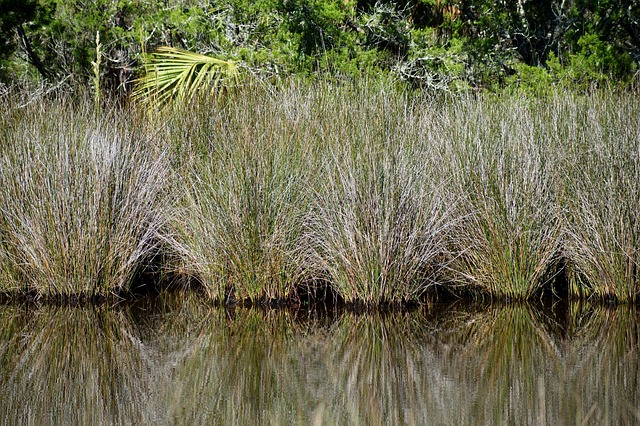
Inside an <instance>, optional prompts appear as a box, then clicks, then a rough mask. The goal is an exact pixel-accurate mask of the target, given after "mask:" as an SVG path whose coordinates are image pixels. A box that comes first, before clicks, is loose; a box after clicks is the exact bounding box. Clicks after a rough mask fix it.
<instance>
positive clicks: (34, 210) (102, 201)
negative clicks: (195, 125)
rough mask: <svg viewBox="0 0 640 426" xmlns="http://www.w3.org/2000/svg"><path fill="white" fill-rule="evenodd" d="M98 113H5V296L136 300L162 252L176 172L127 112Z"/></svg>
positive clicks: (1, 192) (0, 158)
mask: <svg viewBox="0 0 640 426" xmlns="http://www.w3.org/2000/svg"><path fill="white" fill-rule="evenodd" d="M89 105H90V103H89V102H83V101H80V102H78V103H71V101H70V100H68V99H55V100H54V101H43V102H42V103H36V104H33V105H30V106H28V107H25V108H22V109H15V108H11V107H10V106H9V105H7V104H3V105H2V106H0V108H1V109H2V113H1V114H2V121H3V125H2V129H1V132H2V133H1V135H2V139H1V141H0V181H1V182H2V185H0V211H1V212H2V214H1V215H0V291H2V292H5V293H13V292H25V293H35V294H36V295H37V296H43V297H50V296H62V297H66V298H70V297H94V296H107V295H110V294H116V293H121V292H127V291H129V290H131V286H132V284H133V283H134V281H135V280H136V278H137V276H138V275H139V274H140V273H141V272H142V270H143V269H144V266H145V265H146V264H148V263H149V262H150V260H151V259H152V258H153V257H154V256H155V255H156V254H157V253H158V251H159V249H160V241H161V238H160V236H159V234H160V229H161V228H162V226H163V224H164V216H163V215H164V211H165V210H166V209H167V207H168V206H167V205H166V204H165V202H166V199H165V198H164V193H165V188H166V186H167V182H168V177H169V174H170V173H169V168H168V167H167V164H166V162H165V160H164V158H163V157H162V155H161V154H160V153H159V152H156V151H157V150H156V149H155V148H154V147H153V144H150V143H149V141H148V140H145V138H144V136H142V135H141V132H138V131H135V130H131V129H128V128H127V127H126V126H125V125H124V124H122V122H123V121H125V118H124V115H123V114H121V113H118V112H112V113H103V114H104V115H102V116H97V115H95V114H94V111H93V109H92V107H90V106H89Z"/></svg>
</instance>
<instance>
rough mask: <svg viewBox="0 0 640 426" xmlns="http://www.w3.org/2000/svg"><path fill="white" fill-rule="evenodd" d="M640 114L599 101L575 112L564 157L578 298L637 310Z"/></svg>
mask: <svg viewBox="0 0 640 426" xmlns="http://www.w3.org/2000/svg"><path fill="white" fill-rule="evenodd" d="M639 118H640V108H639V107H638V104H637V102H636V99H635V98H633V97H631V96H621V95H615V94H610V93H607V94H599V95H597V96H594V97H593V98H591V99H586V100H584V101H582V102H581V103H580V104H579V106H578V108H576V110H575V111H574V112H573V120H575V122H576V125H575V126H576V128H575V130H574V131H573V135H572V136H573V137H571V138H568V139H567V143H566V144H565V147H564V149H565V150H566V155H565V157H564V162H565V164H564V167H563V170H564V174H563V179H564V185H565V186H566V196H565V197H564V209H565V212H566V226H567V234H568V250H569V253H570V258H571V261H572V264H573V267H574V269H575V274H574V275H573V276H572V282H571V288H570V290H571V294H572V295H573V296H577V297H589V296H595V297H597V298H600V299H607V300H618V301H621V302H635V301H637V300H638V295H639V294H640V124H639Z"/></svg>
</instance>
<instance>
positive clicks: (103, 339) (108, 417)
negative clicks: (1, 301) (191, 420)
mask: <svg viewBox="0 0 640 426" xmlns="http://www.w3.org/2000/svg"><path fill="white" fill-rule="evenodd" d="M1 309H2V313H1V314H0V316H1V317H2V321H1V322H0V323H1V324H2V328H1V329H0V332H1V333H2V336H0V338H1V339H2V341H3V345H2V352H1V353H0V360H1V361H2V368H3V370H2V371H3V372H2V375H0V381H1V387H2V389H3V396H2V404H0V407H1V408H0V421H1V422H2V423H3V424H13V423H19V424H38V423H41V422H43V421H45V422H48V423H55V424H104V423H111V424H114V423H117V424H122V423H131V422H133V423H148V422H149V421H150V419H149V418H148V417H146V415H148V414H150V413H149V412H148V411H147V409H146V408H145V404H146V403H147V400H146V396H145V392H144V387H145V386H146V384H147V383H146V382H145V380H144V379H145V378H144V368H143V365H142V363H141V362H140V359H139V357H138V354H137V352H136V351H135V348H134V345H133V343H132V341H131V340H130V339H128V338H127V336H129V335H131V333H132V330H131V329H130V328H129V325H130V324H129V323H128V321H126V318H124V317H123V316H122V315H119V314H118V313H116V312H109V311H107V310H106V309H104V308H98V309H93V308H88V309H81V308H55V307H48V308H39V309H37V310H35V312H28V311H27V310H25V311H22V312H20V311H21V310H20V309H19V308H7V307H3V308H1ZM45 419H46V420H45Z"/></svg>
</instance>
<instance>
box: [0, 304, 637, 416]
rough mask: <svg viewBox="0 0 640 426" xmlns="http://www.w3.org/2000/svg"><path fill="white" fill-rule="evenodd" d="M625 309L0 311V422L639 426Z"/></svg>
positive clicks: (631, 327) (630, 311)
mask: <svg viewBox="0 0 640 426" xmlns="http://www.w3.org/2000/svg"><path fill="white" fill-rule="evenodd" d="M638 338H639V328H638V312H637V311H636V309H635V308H629V307H625V308H615V309H612V308H605V307H599V306H589V305H570V306H556V307H555V308H554V309H539V308H533V307H530V306H524V305H500V306H496V305H488V306H482V307H480V306H476V307H469V306H463V305H455V304H454V305H447V306H430V307H425V308H421V309H419V310H416V311H414V312H409V313H402V314H355V313H351V312H343V311H341V312H326V311H325V312H323V311H318V310H314V311H304V310H298V311H291V310H269V311H263V310H259V309H235V310H231V311H230V310H224V309H220V308H213V307H210V306H207V305H206V304H204V303H201V302H198V301H197V300H196V299H195V296H186V297H185V296H180V297H177V296H165V297H164V298H163V299H153V300H147V301H142V302H139V303H138V304H136V305H121V306H98V307H95V306H94V307H54V306H43V307H38V308H34V307H33V306H15V305H12V306H0V362H1V364H2V369H1V370H0V372H1V376H0V423H1V424H114V423H115V424H256V423H261V424H314V423H315V424H336V423H340V424H353V423H358V424H420V425H422V424H425V425H427V424H434V425H438V424H443V425H457V424H470V425H476V424H487V425H493V424H554V425H555V424H572V425H574V424H607V423H610V424H637V423H640V409H639V408H638V407H640V368H639V367H640V357H639V356H638V343H639V342H638Z"/></svg>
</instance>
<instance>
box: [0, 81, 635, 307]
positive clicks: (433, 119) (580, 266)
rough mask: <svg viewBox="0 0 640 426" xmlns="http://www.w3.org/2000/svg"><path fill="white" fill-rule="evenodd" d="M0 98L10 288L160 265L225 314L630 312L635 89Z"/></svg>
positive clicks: (390, 87) (69, 291) (95, 282)
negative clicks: (327, 304) (143, 100)
mask: <svg viewBox="0 0 640 426" xmlns="http://www.w3.org/2000/svg"><path fill="white" fill-rule="evenodd" d="M2 102H3V104H2V112H1V114H2V124H0V136H1V138H2V139H1V141H0V163H1V165H2V168H1V170H0V177H1V180H2V187H1V188H0V210H1V211H2V215H1V216H0V280H1V282H0V290H2V291H3V292H5V293H12V292H18V293H19V292H32V293H36V294H37V295H39V296H49V295H62V296H65V297H77V296H79V295H80V296H93V295H108V294H113V293H120V292H122V291H127V290H130V289H131V286H132V285H133V283H134V282H135V281H136V279H137V277H138V276H140V274H141V272H142V271H145V270H149V269H154V270H162V271H166V272H167V273H170V274H173V275H174V276H182V277H187V278H189V279H191V280H192V281H193V282H195V283H197V284H199V285H201V286H202V288H203V289H204V290H205V293H206V294H207V295H208V297H209V298H211V299H214V300H217V301H219V302H222V303H228V302H232V301H248V302H250V303H280V302H285V301H286V302H294V303H298V302H300V301H301V300H303V299H304V297H303V296H302V295H307V296H310V297H311V298H314V297H320V296H318V295H320V294H323V295H327V294H331V295H334V296H335V299H336V300H338V299H339V300H344V301H346V302H348V303H362V304H365V305H368V306H377V305H389V304H399V305H403V304H405V303H415V302H420V301H422V300H424V298H425V297H426V295H428V294H431V293H430V290H435V289H437V291H436V293H438V292H440V291H441V290H444V292H445V293H452V294H457V295H462V296H464V295H468V294H471V295H473V296H474V297H476V296H478V295H488V296H489V297H492V298H497V299H509V300H530V299H533V298H537V297H540V296H541V295H542V294H549V293H556V294H557V295H560V296H563V295H567V294H568V295H569V296H570V297H578V298H582V297H596V298H600V299H609V300H618V301H622V302H627V301H628V302H633V301H635V300H637V295H638V291H639V290H638V289H639V287H638V281H639V272H638V266H639V264H640V217H639V216H638V215H639V214H640V213H639V212H640V128H639V124H638V123H639V122H640V120H638V116H639V113H638V112H639V110H640V108H639V107H638V105H637V102H635V98H634V97H633V95H631V94H625V93H611V92H606V93H593V94H587V95H574V94H570V93H556V94H553V95H549V96H547V97H545V98H543V99H535V98H534V99H529V98H517V97H515V96H508V95H503V96H502V97H493V96H489V95H460V96H458V97H447V96H437V97H436V96H431V95H429V94H426V93H423V94H420V93H415V92H407V91H406V90H404V89H403V88H401V87H397V86H396V85H394V84H393V83H391V82H384V83H379V82H377V83H370V82H360V83H353V82H335V81H334V82H321V81H317V82H314V83H309V82H297V81H288V82H280V83H278V84H275V85H269V84H266V83H265V82H247V84H246V85H245V86H242V87H234V88H233V90H228V91H226V92H225V93H224V94H223V95H221V96H217V97H215V98H210V97H206V96H204V97H202V98H200V99H195V100H190V101H188V103H185V104H183V106H182V107H178V108H173V109H171V110H167V111H164V112H158V113H157V114H156V115H155V116H150V115H149V114H144V113H143V112H137V111H135V110H132V109H131V110H130V109H126V108H125V109H124V110H113V111H112V110H110V109H109V108H104V107H103V108H102V109H101V110H99V111H100V113H97V111H96V110H94V109H92V108H90V107H89V106H88V105H89V103H88V102H84V103H83V102H82V101H76V102H71V101H69V100H68V99H67V100H62V99H58V100H56V99H44V98H43V99H42V100H40V101H34V102H32V103H31V104H29V105H27V106H24V105H20V106H16V105H14V104H12V102H11V98H10V97H4V98H3V100H2ZM158 262H162V264H158Z"/></svg>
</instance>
